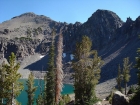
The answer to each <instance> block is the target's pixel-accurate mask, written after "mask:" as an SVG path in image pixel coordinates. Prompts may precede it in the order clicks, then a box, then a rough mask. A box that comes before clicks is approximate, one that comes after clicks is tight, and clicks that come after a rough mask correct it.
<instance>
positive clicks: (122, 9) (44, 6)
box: [0, 0, 140, 23]
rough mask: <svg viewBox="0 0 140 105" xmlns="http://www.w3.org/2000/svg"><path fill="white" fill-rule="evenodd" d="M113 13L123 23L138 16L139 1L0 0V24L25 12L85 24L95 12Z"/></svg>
mask: <svg viewBox="0 0 140 105" xmlns="http://www.w3.org/2000/svg"><path fill="white" fill-rule="evenodd" d="M97 9H105V10H111V11H113V12H115V13H116V14H117V15H118V16H119V17H120V18H121V19H122V20H123V21H126V18H127V17H129V16H130V17H131V18H132V19H133V20H135V19H136V18H137V17H138V16H140V0H0V23H1V22H3V21H6V20H9V19H11V18H12V17H14V16H18V15H20V14H22V13H25V12H34V13H35V14H38V15H45V16H48V17H50V18H51V19H53V20H55V21H60V22H67V23H75V22H76V21H79V22H82V23H83V22H86V21H87V19H88V18H89V17H90V16H91V15H92V14H93V13H94V12H95V11H96V10H97Z"/></svg>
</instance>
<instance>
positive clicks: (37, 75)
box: [20, 71, 74, 85]
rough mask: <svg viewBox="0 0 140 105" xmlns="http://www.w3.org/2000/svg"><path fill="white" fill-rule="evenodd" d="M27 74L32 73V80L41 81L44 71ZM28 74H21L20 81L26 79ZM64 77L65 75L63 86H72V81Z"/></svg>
mask: <svg viewBox="0 0 140 105" xmlns="http://www.w3.org/2000/svg"><path fill="white" fill-rule="evenodd" d="M29 72H32V73H33V75H34V79H41V80H44V76H45V75H46V71H29ZM29 74H30V73H28V74H27V73H26V72H25V73H23V72H22V73H21V75H22V76H21V78H20V79H28V75H29ZM66 75H68V74H66ZM69 76H70V74H69ZM65 77H66V76H65V74H64V79H63V84H70V85H74V84H73V81H71V80H70V79H66V78H65ZM68 78H69V77H68Z"/></svg>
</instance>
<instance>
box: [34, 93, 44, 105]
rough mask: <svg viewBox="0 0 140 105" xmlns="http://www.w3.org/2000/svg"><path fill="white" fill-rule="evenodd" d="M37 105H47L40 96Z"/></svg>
mask: <svg viewBox="0 0 140 105" xmlns="http://www.w3.org/2000/svg"><path fill="white" fill-rule="evenodd" d="M36 103H37V105H45V104H44V99H43V96H42V95H38V98H37V99H36Z"/></svg>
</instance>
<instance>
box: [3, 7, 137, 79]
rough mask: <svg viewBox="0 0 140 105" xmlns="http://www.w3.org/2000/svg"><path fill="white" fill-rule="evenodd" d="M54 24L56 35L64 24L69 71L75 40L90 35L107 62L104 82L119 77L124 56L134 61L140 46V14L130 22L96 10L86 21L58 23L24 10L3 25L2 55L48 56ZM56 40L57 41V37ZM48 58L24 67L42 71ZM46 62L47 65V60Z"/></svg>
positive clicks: (65, 59) (23, 57)
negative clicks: (37, 54) (119, 66)
mask: <svg viewBox="0 0 140 105" xmlns="http://www.w3.org/2000/svg"><path fill="white" fill-rule="evenodd" d="M53 27H54V28H55V29H56V34H57V35H58V33H59V30H60V29H61V28H62V27H63V29H62V32H63V37H64V38H63V42H64V43H63V45H64V53H66V55H67V56H66V57H65V58H64V66H65V68H66V69H65V71H66V72H68V70H67V67H66V65H65V64H67V62H68V61H71V60H70V57H69V55H70V54H72V53H73V52H74V49H75V44H76V42H77V41H79V40H80V39H81V38H82V36H83V35H87V36H89V37H90V38H91V40H92V42H93V46H92V48H93V49H96V50H98V52H99V55H100V56H101V57H102V58H103V60H104V62H105V64H104V66H103V68H102V73H101V77H102V78H101V81H106V80H108V79H112V78H114V77H116V75H117V66H118V64H119V63H120V64H121V63H122V60H123V58H124V57H128V56H129V57H130V60H131V62H132V61H135V56H136V53H135V52H136V49H137V48H138V47H140V46H139V45H140V41H139V40H138V35H140V17H138V18H137V19H136V20H135V21H133V20H132V19H131V18H127V21H126V22H123V21H122V20H121V19H120V18H119V16H117V15H116V14H115V13H114V12H112V11H108V10H97V11H96V12H95V13H93V14H92V16H91V17H90V18H88V19H87V21H86V22H85V23H83V24H82V23H80V22H76V23H75V24H68V23H66V22H64V23H62V22H56V21H54V20H52V19H50V18H49V17H46V16H43V15H36V14H34V13H24V14H22V15H20V16H16V17H13V18H12V19H11V20H9V21H5V22H3V23H2V24H0V57H1V58H2V57H6V58H8V56H9V55H10V53H11V52H14V53H15V54H16V55H17V59H18V60H20V61H21V62H24V59H25V58H26V57H28V56H30V55H34V54H36V53H39V54H42V55H46V54H47V53H48V51H49V46H50V42H51V34H50V33H51V30H52V28H53ZM55 39H56V40H57V38H55ZM45 58H47V56H46V57H45ZM45 58H43V61H41V60H39V61H36V62H35V63H29V64H28V63H26V66H24V67H23V69H24V68H26V69H29V70H34V68H36V69H37V70H41V67H40V68H39V65H42V62H45ZM32 62H33V61H32ZM46 63H47V60H46ZM21 64H22V63H21ZM43 64H44V67H46V66H45V63H43ZM36 66H37V67H36ZM69 68H70V66H69ZM69 70H70V69H69ZM134 72H135V71H133V72H132V74H134Z"/></svg>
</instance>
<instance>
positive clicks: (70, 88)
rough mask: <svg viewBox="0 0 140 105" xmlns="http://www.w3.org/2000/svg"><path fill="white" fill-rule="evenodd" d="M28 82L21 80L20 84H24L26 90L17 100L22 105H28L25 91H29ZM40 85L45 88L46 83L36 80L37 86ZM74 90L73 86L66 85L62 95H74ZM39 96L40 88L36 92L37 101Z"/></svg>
mask: <svg viewBox="0 0 140 105" xmlns="http://www.w3.org/2000/svg"><path fill="white" fill-rule="evenodd" d="M26 81H27V79H22V80H20V82H22V83H23V84H24V90H23V91H22V92H21V94H20V95H19V97H18V98H17V100H18V101H19V102H20V103H21V104H22V105H27V93H26V92H25V90H27V86H26ZM38 84H41V85H42V86H43V85H44V81H43V80H38V79H35V86H38ZM73 90H74V89H73V85H69V84H64V87H63V91H62V93H61V94H71V93H73ZM39 94H40V88H39V86H38V88H37V90H36V92H35V100H36V98H37V97H38V95H39ZM35 105H36V104H35Z"/></svg>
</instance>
